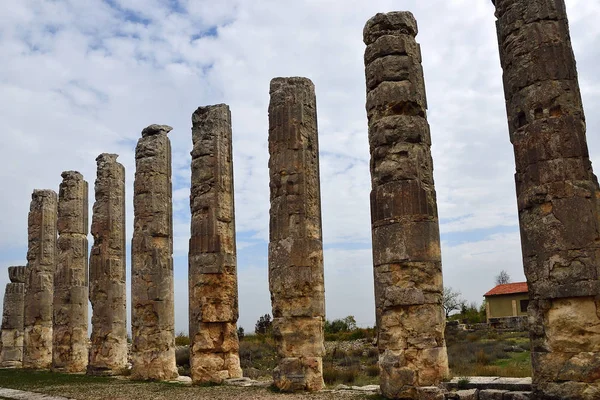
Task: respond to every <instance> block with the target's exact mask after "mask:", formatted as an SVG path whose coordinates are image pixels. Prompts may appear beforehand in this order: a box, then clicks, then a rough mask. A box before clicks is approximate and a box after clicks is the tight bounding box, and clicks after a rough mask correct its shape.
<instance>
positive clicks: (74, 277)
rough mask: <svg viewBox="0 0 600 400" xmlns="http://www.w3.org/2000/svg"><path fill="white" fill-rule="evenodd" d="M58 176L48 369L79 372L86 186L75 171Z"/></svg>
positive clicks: (84, 352)
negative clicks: (52, 310) (52, 305)
mask: <svg viewBox="0 0 600 400" xmlns="http://www.w3.org/2000/svg"><path fill="white" fill-rule="evenodd" d="M61 176H62V178H63V181H62V182H61V184H60V188H59V191H58V222H57V225H58V245H57V257H56V269H55V270H54V329H53V332H52V333H53V343H52V369H54V370H57V371H64V372H83V371H85V370H86V367H87V363H88V240H87V234H88V184H87V182H86V181H84V180H83V176H82V175H81V174H80V173H79V172H77V171H65V172H63V173H62V175H61Z"/></svg>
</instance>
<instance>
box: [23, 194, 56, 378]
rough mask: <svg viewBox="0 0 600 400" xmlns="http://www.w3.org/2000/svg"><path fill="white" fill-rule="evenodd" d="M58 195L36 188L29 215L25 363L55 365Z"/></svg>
mask: <svg viewBox="0 0 600 400" xmlns="http://www.w3.org/2000/svg"><path fill="white" fill-rule="evenodd" d="M56 218H57V197H56V192H55V191H53V190H37V189H36V190H34V191H33V194H32V196H31V206H30V209H29V217H28V242H29V243H28V249H27V269H26V270H27V279H26V282H25V311H24V317H23V318H24V331H25V335H24V342H23V367H24V368H34V369H46V368H50V366H51V365H52V304H53V293H54V268H55V264H56Z"/></svg>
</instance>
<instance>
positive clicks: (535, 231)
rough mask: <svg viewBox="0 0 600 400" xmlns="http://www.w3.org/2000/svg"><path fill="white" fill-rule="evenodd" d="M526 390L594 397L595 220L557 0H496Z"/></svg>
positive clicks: (594, 189)
mask: <svg viewBox="0 0 600 400" xmlns="http://www.w3.org/2000/svg"><path fill="white" fill-rule="evenodd" d="M495 5H496V17H497V18H498V20H497V22H496V27H497V31H498V43H499V47H500V62H501V65H502V69H503V70H504V75H503V79H504V95H505V98H506V110H507V115H508V127H509V134H510V140H511V142H512V144H513V146H514V153H515V163H516V174H515V181H516V189H517V204H518V209H519V225H520V230H521V249H522V252H523V264H524V268H525V276H526V277H527V284H528V288H529V297H530V302H529V308H528V312H529V326H530V337H531V345H532V352H531V359H532V365H533V398H535V399H597V398H600V313H599V312H598V310H599V309H600V300H599V299H600V297H599V295H600V281H599V279H598V278H599V276H598V275H599V274H600V221H599V215H600V213H599V211H600V209H599V208H600V207H599V204H598V202H599V199H600V190H599V188H598V180H597V178H596V176H595V175H594V173H593V171H592V165H591V162H590V160H589V155H588V148H587V143H586V135H585V117H584V113H583V107H582V103H581V95H580V92H579V84H578V81H577V70H576V67H575V58H574V56H573V50H572V48H571V40H570V36H569V27H568V22H567V15H566V11H565V3H564V1H563V0H496V2H495Z"/></svg>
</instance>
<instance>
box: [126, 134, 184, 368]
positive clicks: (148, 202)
mask: <svg viewBox="0 0 600 400" xmlns="http://www.w3.org/2000/svg"><path fill="white" fill-rule="evenodd" d="M171 129H173V128H171V127H170V126H167V125H150V126H148V127H147V128H145V129H144V130H143V131H142V138H141V139H140V140H139V141H138V144H137V147H136V148H135V165H136V171H135V181H134V184H133V213H134V222H133V239H132V241H131V298H132V299H131V328H132V329H131V331H132V339H133V346H132V349H131V351H132V352H131V360H132V363H133V368H132V370H131V377H132V379H157V380H169V379H174V378H177V376H178V375H177V366H176V365H175V332H174V329H175V328H174V324H175V321H174V313H175V306H174V303H173V205H172V188H171V142H170V141H169V138H167V133H169V132H170V131H171Z"/></svg>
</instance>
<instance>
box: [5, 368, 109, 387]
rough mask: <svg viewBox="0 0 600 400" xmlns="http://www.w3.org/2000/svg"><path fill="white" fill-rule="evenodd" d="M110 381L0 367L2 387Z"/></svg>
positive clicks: (104, 378)
mask: <svg viewBox="0 0 600 400" xmlns="http://www.w3.org/2000/svg"><path fill="white" fill-rule="evenodd" d="M111 381H112V382H114V378H110V377H102V376H88V375H73V374H61V373H57V372H50V371H34V370H24V369H1V368H0V382H2V387H5V388H10V389H21V388H27V389H31V388H34V387H45V386H49V385H53V386H55V385H87V384H89V383H104V382H111Z"/></svg>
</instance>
